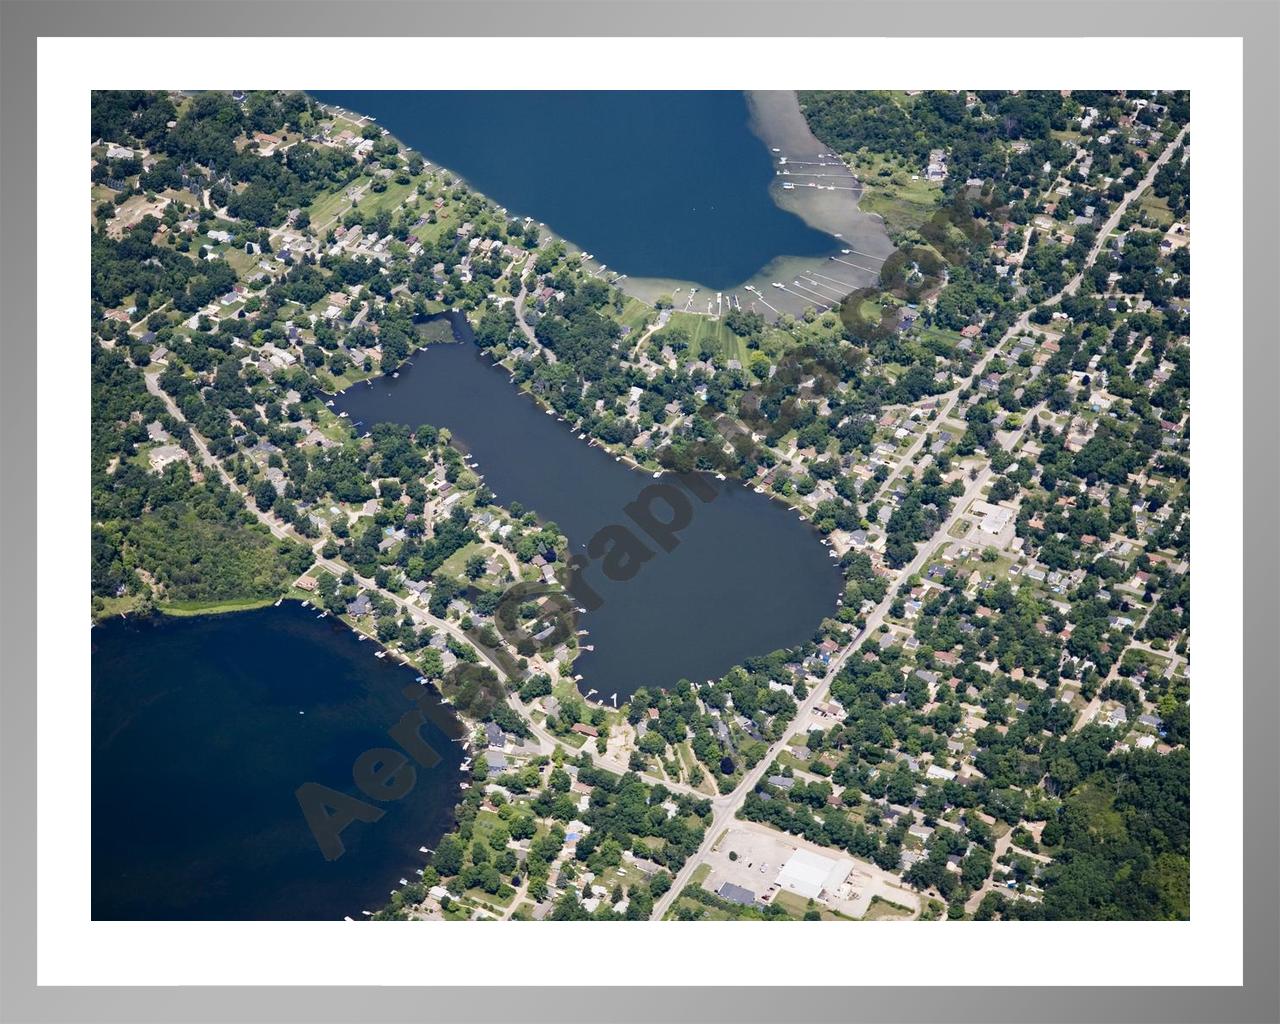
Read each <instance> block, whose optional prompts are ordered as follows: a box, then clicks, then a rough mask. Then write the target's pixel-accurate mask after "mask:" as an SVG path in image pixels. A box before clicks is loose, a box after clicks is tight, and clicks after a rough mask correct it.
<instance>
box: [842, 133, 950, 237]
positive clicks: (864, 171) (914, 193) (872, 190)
mask: <svg viewBox="0 0 1280 1024" xmlns="http://www.w3.org/2000/svg"><path fill="white" fill-rule="evenodd" d="M850 166H852V168H853V173H854V174H855V175H857V177H858V180H859V181H860V182H861V183H862V184H863V185H864V186H865V188H864V191H863V193H862V198H861V199H860V200H859V202H858V206H859V208H861V209H862V210H865V211H866V212H867V213H875V214H879V215H880V216H881V217H883V218H884V221H885V224H886V226H888V227H889V228H890V229H891V230H893V231H909V230H913V229H915V228H918V227H919V226H920V225H921V224H923V223H924V222H925V221H926V220H928V219H929V217H930V216H932V214H933V211H934V208H935V207H936V206H937V205H938V199H939V197H940V196H941V195H942V186H941V185H940V184H939V183H938V182H933V181H927V180H926V179H925V178H924V177H923V176H919V175H920V171H919V169H918V168H914V169H909V168H907V167H905V166H903V165H902V164H899V163H894V162H892V161H890V160H887V159H886V158H885V157H884V156H882V155H880V154H876V153H866V152H863V153H858V154H855V155H854V157H853V159H852V161H851V162H850ZM884 171H888V172H889V173H888V174H882V172H884ZM913 175H914V176H916V177H913Z"/></svg>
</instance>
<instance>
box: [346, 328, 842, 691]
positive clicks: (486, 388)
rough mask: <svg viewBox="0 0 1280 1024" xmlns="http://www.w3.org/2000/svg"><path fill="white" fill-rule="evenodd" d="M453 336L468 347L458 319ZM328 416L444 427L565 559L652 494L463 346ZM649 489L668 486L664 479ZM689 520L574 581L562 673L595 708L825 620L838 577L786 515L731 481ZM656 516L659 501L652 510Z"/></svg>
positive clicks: (433, 353) (359, 393)
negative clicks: (575, 630) (576, 621)
mask: <svg viewBox="0 0 1280 1024" xmlns="http://www.w3.org/2000/svg"><path fill="white" fill-rule="evenodd" d="M452 319H453V323H454V331H455V335H461V336H463V337H464V338H467V339H469V338H470V328H469V326H468V325H467V323H466V321H465V319H464V318H462V317H461V315H455V316H453V317H452ZM335 406H336V408H337V410H338V411H345V412H347V413H348V414H349V416H350V417H351V419H352V420H353V421H356V422H358V423H362V424H363V425H364V426H365V427H366V428H367V427H369V426H372V425H373V424H375V423H379V422H390V423H401V424H406V425H408V426H411V427H417V426H418V425H419V424H423V423H430V424H433V425H435V426H439V427H447V428H449V430H450V431H452V432H453V434H454V436H455V437H457V438H458V440H459V441H460V442H462V444H463V445H465V446H466V448H467V449H468V450H470V452H471V453H472V454H473V455H474V456H475V458H476V460H477V463H478V466H479V470H480V472H482V473H483V474H484V479H485V483H486V484H488V485H489V487H490V488H491V489H492V490H493V491H494V493H495V494H496V495H497V498H498V501H499V502H500V503H504V504H505V503H509V502H511V501H513V500H515V501H519V502H520V503H521V504H523V505H524V506H525V508H528V509H533V510H534V511H536V512H537V513H538V514H539V515H540V516H541V517H542V518H543V519H547V520H551V521H553V522H555V523H556V524H557V525H558V526H559V527H560V529H561V530H562V531H563V532H564V534H565V536H566V537H568V539H569V542H570V545H571V548H572V549H573V550H574V551H582V550H583V549H584V547H585V546H586V545H587V544H588V542H589V541H590V540H591V538H592V537H593V536H594V535H595V534H596V532H597V531H598V530H600V529H601V528H602V527H604V526H607V525H610V524H622V525H626V526H628V527H629V528H630V529H631V530H632V531H633V532H634V533H635V534H637V535H638V536H640V537H641V539H644V535H643V534H642V533H641V532H640V530H639V528H638V527H636V526H635V525H634V523H633V522H632V521H631V520H630V519H628V518H627V516H626V514H625V513H624V506H626V505H627V504H628V503H630V502H633V501H635V500H636V499H637V497H638V496H639V495H640V493H641V491H643V490H644V488H646V487H647V486H649V485H651V484H654V483H657V482H659V481H655V480H653V479H652V477H651V474H648V473H639V472H636V471H634V470H631V469H628V468H627V467H626V466H625V465H623V464H622V463H619V462H616V461H615V460H614V458H613V456H611V455H609V454H608V453H606V452H605V451H603V450H602V449H600V448H596V447H592V446H589V445H588V444H587V443H586V442H585V441H580V440H578V439H577V437H576V435H574V434H573V433H571V432H570V431H569V429H568V428H567V427H566V426H565V425H564V424H563V423H561V422H560V421H559V420H557V419H556V418H555V417H554V416H548V415H546V414H545V413H544V412H543V411H542V410H541V409H539V408H538V406H537V405H535V404H534V402H533V401H532V400H531V399H529V398H527V397H526V396H524V395H522V394H520V393H519V392H518V391H516V390H515V387H514V385H512V384H511V383H510V382H509V380H508V377H507V374H506V372H505V371H503V370H501V369H500V368H497V367H495V366H493V364H492V363H490V362H489V360H488V359H487V358H486V357H484V356H483V355H481V353H480V351H479V350H478V349H477V348H476V347H475V346H474V345H473V344H470V343H464V344H452V345H450V344H445V345H432V346H431V347H429V348H427V349H425V350H423V351H420V352H418V353H417V354H416V355H415V356H413V365H412V366H407V367H402V368H401V370H400V376H399V378H394V379H393V378H382V379H380V380H376V381H374V382H373V383H372V384H371V385H366V384H357V385H356V386H354V387H352V388H350V389H349V390H347V391H346V392H344V393H343V394H341V395H339V396H337V398H336V400H335ZM662 479H663V481H671V480H672V479H673V477H671V476H670V475H667V474H664V476H663V478H662ZM704 482H705V483H706V484H707V485H708V486H711V487H714V488H716V489H717V490H718V496H717V497H715V498H714V500H712V501H710V502H708V503H706V504H703V503H702V502H700V501H698V500H696V499H691V502H690V503H691V505H692V506H693V508H692V518H691V522H690V523H689V525H688V526H687V527H686V528H685V529H684V530H683V531H682V532H681V533H680V534H679V544H678V546H677V547H676V548H675V549H674V550H673V551H671V552H669V553H668V552H666V551H663V550H661V549H660V548H658V546H657V545H656V544H654V543H652V542H651V541H648V542H646V543H647V547H648V548H649V550H650V551H652V552H653V557H652V558H651V559H650V560H649V561H647V562H645V563H644V564H643V565H642V566H641V567H640V569H639V571H638V572H637V573H636V575H635V576H633V577H632V578H631V579H628V580H618V581H611V580H609V579H607V578H606V577H605V576H604V574H603V573H602V571H601V570H600V567H599V565H598V560H593V564H592V565H591V566H590V567H589V568H587V569H586V570H585V571H584V572H583V579H584V580H585V581H586V582H587V583H588V584H589V585H590V586H591V587H593V588H594V589H596V590H597V591H598V593H599V595H600V597H601V600H602V602H603V603H602V605H601V607H600V608H599V609H597V610H593V611H591V612H590V613H589V614H587V615H585V616H583V617H582V619H581V622H580V626H581V627H583V628H586V629H588V630H589V631H590V635H589V636H588V637H587V638H585V639H584V640H583V642H584V643H587V644H591V645H593V646H594V647H595V650H594V651H589V652H584V653H583V654H582V655H581V656H580V657H579V659H578V661H577V662H576V663H575V668H576V671H577V672H580V673H582V674H583V676H584V677H585V680H584V683H583V687H584V691H585V690H586V689H591V688H594V689H596V690H598V691H599V692H600V694H601V695H602V697H603V699H605V700H607V699H608V698H609V696H610V695H611V694H612V693H614V692H615V691H616V692H617V693H618V695H619V701H621V700H622V699H623V698H624V697H625V696H626V695H628V694H630V693H632V692H633V691H634V690H635V689H636V688H637V687H638V686H641V685H650V686H670V685H672V684H673V683H675V682H677V681H678V680H680V679H681V678H687V679H690V680H693V681H695V682H699V681H701V680H704V679H708V678H712V677H716V676H719V675H722V674H723V673H724V672H725V671H726V670H727V669H729V668H731V667H732V666H733V665H735V664H738V663H740V662H741V661H742V660H743V659H745V658H747V657H750V656H753V655H760V654H768V653H769V652H771V651H774V650H777V649H778V648H781V647H789V646H792V645H794V644H797V643H800V642H803V641H805V640H807V639H809V637H810V636H811V635H812V634H813V632H814V631H815V629H816V628H817V627H818V625H819V623H820V622H821V621H822V618H823V617H824V616H826V615H830V614H832V613H833V612H834V611H835V609H836V603H835V602H836V597H837V595H838V594H839V592H840V588H841V576H840V572H839V570H838V568H837V567H836V563H835V561H834V560H832V559H831V558H830V557H829V555H828V551H829V549H828V548H826V547H824V546H823V545H822V544H821V543H820V542H819V539H818V534H817V533H816V532H815V531H814V530H813V529H812V528H811V527H809V525H808V524H807V523H805V522H804V521H802V520H801V519H800V518H799V517H798V516H797V515H796V514H795V513H794V512H791V511H789V510H787V509H786V508H784V507H783V506H782V505H780V504H779V503H777V502H775V501H771V500H770V499H768V498H767V497H766V496H765V495H763V494H756V493H755V492H754V491H752V490H750V489H749V488H746V487H744V486H742V485H741V484H738V483H736V482H734V481H719V480H715V479H714V478H712V477H707V478H705V480H704ZM653 508H654V510H655V514H656V515H657V516H658V517H659V518H663V519H665V518H667V515H668V513H667V509H666V507H665V506H664V505H663V504H662V503H661V502H655V504H654V505H653Z"/></svg>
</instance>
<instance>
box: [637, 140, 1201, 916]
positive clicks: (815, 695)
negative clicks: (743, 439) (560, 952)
mask: <svg viewBox="0 0 1280 1024" xmlns="http://www.w3.org/2000/svg"><path fill="white" fill-rule="evenodd" d="M1189 130H1190V125H1188V126H1187V127H1186V128H1183V129H1182V131H1180V132H1179V133H1178V134H1177V136H1176V137H1175V138H1174V140H1173V141H1172V142H1170V143H1169V145H1168V146H1166V147H1165V150H1164V152H1163V153H1161V154H1160V156H1159V158H1157V160H1156V161H1155V163H1153V164H1152V166H1151V168H1150V170H1149V171H1148V172H1147V174H1146V176H1145V177H1144V178H1142V180H1141V181H1139V183H1138V184H1137V186H1135V187H1134V189H1133V190H1132V191H1130V192H1129V193H1127V194H1126V195H1125V197H1124V199H1123V200H1121V202H1120V204H1119V205H1118V206H1117V207H1116V209H1115V212H1113V213H1112V215H1111V216H1110V217H1109V218H1108V219H1107V222H1106V223H1105V224H1104V225H1103V227H1102V229H1101V230H1100V231H1099V232H1098V238H1097V241H1096V242H1095V243H1094V245H1093V248H1092V249H1090V250H1089V254H1088V256H1087V257H1086V259H1085V262H1084V265H1083V266H1082V267H1081V269H1080V271H1079V273H1077V274H1076V275H1075V276H1074V277H1072V278H1071V280H1070V281H1068V282H1067V284H1066V285H1064V286H1063V288H1062V290H1061V291H1060V292H1058V294H1057V295H1054V296H1053V297H1052V298H1051V299H1049V300H1048V304H1050V305H1052V304H1053V303H1055V302H1058V301H1060V300H1061V299H1062V298H1063V297H1064V296H1067V295H1074V294H1075V293H1076V291H1077V290H1078V289H1079V287H1080V282H1081V281H1082V280H1083V279H1084V272H1085V271H1086V270H1088V269H1089V267H1091V266H1092V265H1093V263H1094V261H1095V260H1097V258H1098V254H1099V253H1101V252H1102V249H1103V247H1104V246H1105V245H1106V243H1107V237H1108V236H1109V235H1110V234H1111V232H1112V231H1114V230H1115V228H1116V226H1117V225H1118V224H1119V223H1120V218H1121V217H1122V216H1123V215H1124V212H1125V210H1127V209H1128V208H1129V204H1130V203H1131V202H1132V201H1133V200H1134V199H1136V198H1137V197H1138V196H1140V195H1141V194H1142V193H1143V192H1144V191H1146V189H1147V188H1148V187H1149V186H1150V185H1151V182H1152V181H1153V180H1154V179H1155V176H1156V173H1157V172H1158V171H1159V170H1160V168H1161V167H1162V166H1164V164H1165V162H1166V161H1167V160H1168V159H1169V157H1170V156H1172V155H1173V153H1174V151H1175V150H1176V149H1177V148H1178V146H1179V145H1181V144H1182V140H1183V138H1184V137H1185V136H1186V133H1187V132H1188V131H1189ZM1030 315H1031V310H1027V311H1026V312H1024V313H1023V314H1022V315H1021V316H1019V317H1018V319H1017V320H1015V321H1014V323H1013V325H1012V326H1011V327H1010V328H1009V329H1008V330H1007V331H1006V332H1005V333H1004V335H1003V337H1001V339H1000V341H999V343H998V344H997V345H996V346H995V347H994V348H993V349H992V350H991V352H989V353H988V354H987V356H986V357H984V358H983V359H982V360H981V361H980V362H979V363H978V364H977V366H976V367H975V368H974V372H973V375H972V376H970V377H969V379H968V380H967V381H966V382H965V383H964V384H962V385H961V386H960V387H958V388H956V389H954V390H953V391H952V392H950V393H949V394H950V396H951V397H950V399H949V401H948V403H947V411H948V413H949V412H950V410H951V409H952V407H953V406H954V404H955V402H956V400H957V399H958V397H959V394H960V392H961V391H963V390H964V389H965V388H966V387H969V386H971V385H973V384H974V383H976V382H977V380H978V379H979V375H980V374H981V373H982V372H983V370H984V368H985V366H986V364H987V362H988V361H989V360H990V359H991V358H992V356H993V355H994V354H995V352H996V351H998V350H999V348H1000V347H1001V346H1002V345H1003V344H1004V343H1005V342H1006V341H1008V340H1009V339H1010V338H1013V337H1014V336H1016V335H1017V334H1019V333H1021V332H1022V331H1024V330H1026V328H1027V325H1028V324H1029V322H1030V320H1029V318H1030ZM1043 408H1044V404H1043V403H1041V404H1040V405H1037V406H1036V407H1035V408H1034V409H1030V410H1027V412H1026V415H1025V418H1024V420H1023V425H1022V426H1021V427H1020V428H1018V430H1017V431H1015V433H1014V436H1013V439H1012V441H1011V443H1010V445H1009V448H1010V450H1012V449H1013V448H1014V447H1015V446H1016V445H1017V443H1018V442H1019V441H1021V439H1022V437H1023V436H1024V435H1025V433H1026V431H1027V430H1028V429H1029V428H1030V426H1031V424H1033V423H1035V422H1036V418H1037V417H1038V415H1039V413H1040V412H1041V410H1042V409H1043ZM944 418H945V416H943V415H940V416H939V417H938V420H937V422H939V423H940V422H942V420H943V419H944ZM925 433H927V432H922V433H921V436H920V437H919V438H918V439H917V440H916V442H915V443H914V445H913V446H912V448H911V449H910V450H909V452H908V454H907V456H906V457H905V458H904V460H903V463H902V465H905V464H906V462H907V460H908V459H909V458H910V457H911V455H913V454H914V453H915V452H916V451H918V450H919V447H920V445H922V444H923V443H924V441H925ZM991 475H992V469H991V464H990V463H989V462H988V463H987V464H986V465H985V466H984V467H983V468H982V470H981V471H979V473H978V474H977V475H976V476H975V477H974V478H973V479H972V480H970V482H969V485H968V486H967V487H966V488H965V491H964V494H963V495H962V496H961V497H960V498H958V499H957V500H956V502H955V505H954V506H953V510H952V512H951V514H950V515H949V516H948V517H947V519H946V521H945V522H943V523H942V525H941V526H939V527H938V529H937V530H936V531H935V532H934V534H933V536H932V537H931V538H930V539H929V540H928V541H926V542H924V543H923V544H922V545H921V546H920V548H919V550H918V551H917V553H916V556H915V558H913V559H912V560H911V561H910V563H908V564H907V565H906V566H904V567H903V569H902V571H901V572H899V573H898V577H897V579H896V580H895V581H894V582H893V583H892V584H891V585H890V587H889V589H888V591H887V592H886V593H885V596H884V598H883V600H881V602H880V603H879V604H878V605H876V607H875V608H874V609H873V610H872V611H871V612H870V614H868V615H867V622H866V627H865V628H864V629H863V631H862V632H861V633H860V634H859V635H858V637H857V639H855V640H854V641H853V642H852V643H851V644H849V645H847V646H846V647H845V648H844V649H843V650H842V651H841V652H840V653H839V654H838V655H836V657H834V658H832V660H831V664H830V666H829V667H828V669H827V672H826V674H825V675H824V676H823V677H822V679H821V680H820V681H819V682H818V683H816V684H815V685H814V687H813V689H812V690H810V692H809V696H808V697H806V698H805V700H804V702H803V703H802V704H801V705H800V710H799V712H798V713H797V715H796V717H795V718H794V719H793V720H792V722H791V725H790V726H789V727H788V728H787V730H786V731H785V732H784V733H783V734H782V736H781V738H779V739H778V740H776V741H775V742H774V743H773V744H772V745H771V746H770V747H769V750H768V752H767V753H766V754H765V756H764V757H762V758H761V759H760V760H759V761H758V762H757V763H756V766H755V767H754V768H752V769H751V770H750V771H749V772H747V774H746V775H744V776H743V778H742V781H741V782H740V783H738V785H737V786H736V787H735V788H734V790H733V792H732V793H730V794H728V795H727V797H720V798H718V799H716V800H715V801H713V806H714V811H713V819H712V823H711V825H710V827H708V829H707V832H706V835H705V836H704V837H703V841H702V845H701V846H699V847H698V851H697V853H695V854H694V855H693V856H692V857H690V858H689V859H688V860H687V861H685V864H684V867H682V868H681V869H680V871H679V872H678V873H677V875H676V878H675V881H674V882H673V883H672V886H671V888H670V889H669V890H668V891H667V892H666V893H665V894H664V895H663V896H662V898H661V899H659V900H658V901H657V902H656V903H655V904H654V908H653V915H652V920H655V921H660V920H662V918H663V916H664V915H665V914H666V912H667V911H668V910H669V909H670V908H671V904H672V903H674V902H675V900H676V898H677V897H678V896H679V894H680V892H681V890H682V889H683V888H684V887H685V885H686V884H688V882H689V879H690V878H691V877H692V876H693V872H694V871H695V870H696V869H697V867H698V865H699V864H701V863H702V861H703V858H705V857H706V855H707V853H708V851H709V850H710V849H711V847H712V845H713V844H714V843H715V841H716V837H717V836H719V835H720V833H721V832H723V831H724V829H725V828H727V827H728V826H729V824H730V823H731V822H732V821H733V819H734V817H735V816H736V815H737V813H738V811H739V809H741V807H742V804H743V803H744V802H745V801H746V798H747V794H749V793H751V792H752V791H753V790H754V789H755V788H756V786H757V785H758V784H759V782H760V779H761V778H762V777H763V776H764V774H765V772H766V771H768V770H769V768H770V767H771V766H772V764H773V762H774V760H775V759H776V758H777V756H778V754H780V753H781V752H782V751H783V750H784V749H785V748H786V747H787V746H788V745H789V743H790V742H791V740H792V739H793V738H794V737H795V736H796V735H797V733H799V732H800V731H801V729H802V728H804V727H805V726H806V725H807V723H808V720H809V714H810V712H812V711H813V709H814V707H815V706H816V705H817V704H818V703H820V702H823V701H825V700H826V698H827V693H828V691H829V690H830V688H831V683H832V681H833V680H834V679H835V677H836V676H837V675H838V674H839V672H840V670H841V669H842V668H843V667H844V665H845V662H847V661H848V660H849V658H850V657H852V656H853V654H854V653H855V652H857V651H858V650H859V648H861V647H862V645H863V643H864V642H865V641H866V639H867V637H869V636H872V635H873V634H875V632H876V630H877V629H878V628H879V627H880V625H881V624H882V623H883V622H884V619H885V616H886V615H887V614H888V611H889V607H890V605H892V604H893V602H894V599H895V598H896V597H897V596H898V592H899V591H900V590H901V589H902V587H903V585H904V584H905V582H906V581H907V580H908V579H910V578H911V577H912V576H913V575H915V574H916V573H918V572H919V571H920V570H921V569H922V568H923V567H924V565H925V563H926V562H928V561H929V560H930V559H931V558H933V557H934V555H935V554H936V553H937V551H938V549H939V548H940V547H941V546H942V545H943V544H945V543H947V542H948V541H949V540H950V531H951V528H952V527H953V526H954V525H955V524H956V523H957V522H959V521H960V519H961V517H963V516H964V514H965V512H966V510H967V509H968V508H969V506H970V504H972V503H973V501H974V500H975V499H977V498H979V497H981V495H982V491H983V489H984V488H985V487H986V486H987V485H988V483H989V482H990V480H991Z"/></svg>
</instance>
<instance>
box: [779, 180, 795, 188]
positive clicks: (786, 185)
mask: <svg viewBox="0 0 1280 1024" xmlns="http://www.w3.org/2000/svg"><path fill="white" fill-rule="evenodd" d="M782 187H783V188H785V189H793V188H795V187H796V185H795V182H793V181H784V182H783V183H782Z"/></svg>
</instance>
